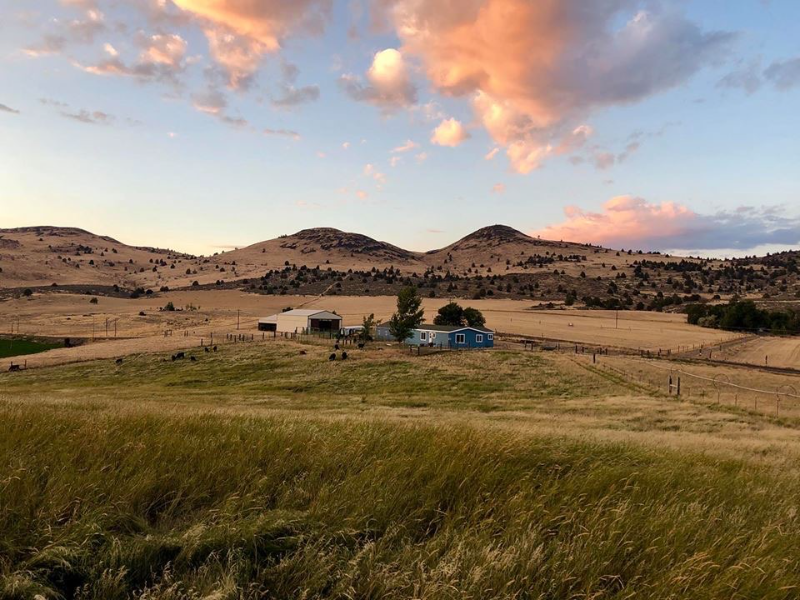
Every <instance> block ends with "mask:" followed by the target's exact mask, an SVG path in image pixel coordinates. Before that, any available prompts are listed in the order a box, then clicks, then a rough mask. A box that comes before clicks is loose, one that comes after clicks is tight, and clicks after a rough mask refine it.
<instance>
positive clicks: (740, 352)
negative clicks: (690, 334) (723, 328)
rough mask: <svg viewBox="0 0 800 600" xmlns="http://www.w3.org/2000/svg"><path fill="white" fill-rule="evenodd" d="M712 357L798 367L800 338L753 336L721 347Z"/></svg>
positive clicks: (763, 364) (799, 364)
mask: <svg viewBox="0 0 800 600" xmlns="http://www.w3.org/2000/svg"><path fill="white" fill-rule="evenodd" d="M705 356H708V354H707V353H706V354H705ZM712 358H715V359H720V360H729V361H732V362H737V363H745V364H750V365H757V366H770V367H781V368H792V369H800V339H799V338H796V337H754V338H752V339H750V340H747V341H746V342H744V343H741V344H734V345H731V346H730V347H727V348H723V349H722V351H719V352H717V351H715V352H714V353H713V355H712Z"/></svg>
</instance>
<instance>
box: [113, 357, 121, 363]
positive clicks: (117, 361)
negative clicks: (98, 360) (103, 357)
mask: <svg viewBox="0 0 800 600" xmlns="http://www.w3.org/2000/svg"><path fill="white" fill-rule="evenodd" d="M114 362H115V363H117V364H118V365H121V364H122V359H121V358H118V359H117V360H115V361H114Z"/></svg>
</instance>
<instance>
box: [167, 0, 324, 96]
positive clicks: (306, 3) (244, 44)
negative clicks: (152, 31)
mask: <svg viewBox="0 0 800 600" xmlns="http://www.w3.org/2000/svg"><path fill="white" fill-rule="evenodd" d="M173 2H174V3H175V5H176V6H178V8H180V9H181V10H183V11H185V12H186V13H188V14H190V15H192V16H193V17H194V18H195V19H197V20H199V21H200V22H201V26H202V27H203V30H204V32H205V34H206V37H207V38H208V43H209V49H210V52H211V55H212V57H213V58H214V60H215V61H216V62H217V63H219V64H220V65H221V66H222V67H223V68H224V69H225V70H226V71H227V73H228V76H229V82H228V83H229V85H230V86H231V87H234V88H240V87H243V86H245V85H246V84H247V82H248V81H249V80H250V78H251V77H252V76H253V75H254V74H255V72H256V71H257V70H258V67H259V65H260V62H261V59H262V58H263V56H264V55H266V54H271V53H275V52H278V51H279V50H280V49H281V44H282V42H283V40H284V39H286V38H287V37H289V36H290V35H294V34H308V35H319V34H321V33H322V31H323V30H324V28H325V24H326V22H327V20H328V18H329V15H330V11H331V0H260V1H258V2H254V1H253V0H173Z"/></svg>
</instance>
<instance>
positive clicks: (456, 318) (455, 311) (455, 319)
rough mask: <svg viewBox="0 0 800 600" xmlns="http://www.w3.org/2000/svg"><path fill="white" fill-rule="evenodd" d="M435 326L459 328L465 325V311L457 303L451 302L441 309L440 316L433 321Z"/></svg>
mask: <svg viewBox="0 0 800 600" xmlns="http://www.w3.org/2000/svg"><path fill="white" fill-rule="evenodd" d="M433 323H434V325H450V326H454V327H455V326H458V325H463V324H464V309H463V308H461V306H459V305H458V304H457V303H455V302H450V303H449V304H445V305H444V306H443V307H442V308H440V309H439V314H438V315H436V317H434V319H433Z"/></svg>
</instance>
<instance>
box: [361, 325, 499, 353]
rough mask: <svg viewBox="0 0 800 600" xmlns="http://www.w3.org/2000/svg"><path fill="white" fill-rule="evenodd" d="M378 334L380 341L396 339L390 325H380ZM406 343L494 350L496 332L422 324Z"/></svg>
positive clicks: (478, 328) (477, 328) (413, 331)
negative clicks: (390, 330)
mask: <svg viewBox="0 0 800 600" xmlns="http://www.w3.org/2000/svg"><path fill="white" fill-rule="evenodd" d="M376 334H377V338H378V339H379V340H394V337H393V336H392V334H391V333H390V332H389V324H388V323H381V324H380V325H378V327H377V331H376ZM405 343H406V344H409V345H411V346H432V347H436V348H451V349H469V348H493V347H494V330H492V329H487V328H486V327H472V326H469V325H464V326H461V325H459V326H449V325H426V324H422V325H420V326H418V327H416V328H415V329H413V330H412V331H411V337H410V338H408V339H407V340H406V342H405Z"/></svg>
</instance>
